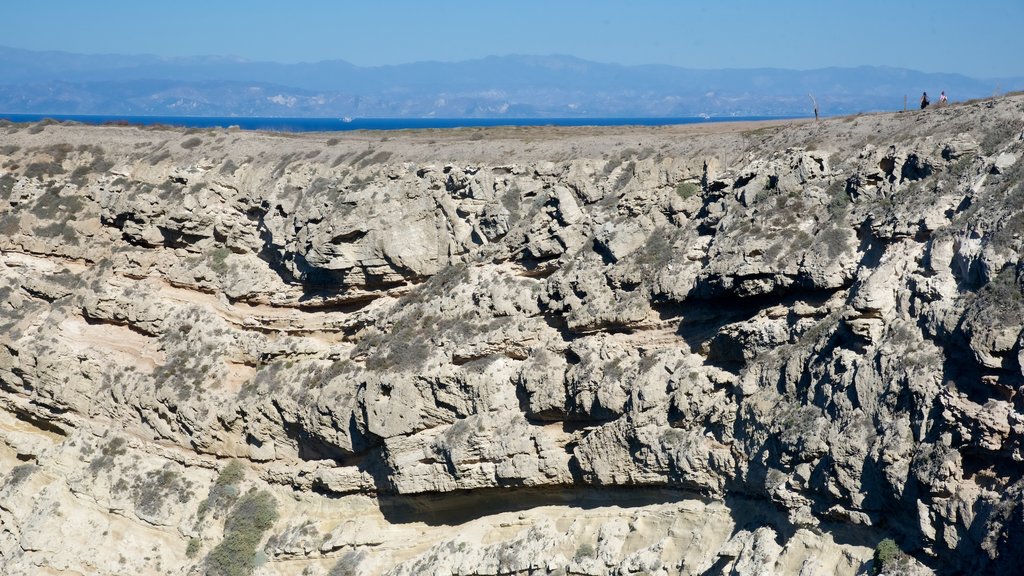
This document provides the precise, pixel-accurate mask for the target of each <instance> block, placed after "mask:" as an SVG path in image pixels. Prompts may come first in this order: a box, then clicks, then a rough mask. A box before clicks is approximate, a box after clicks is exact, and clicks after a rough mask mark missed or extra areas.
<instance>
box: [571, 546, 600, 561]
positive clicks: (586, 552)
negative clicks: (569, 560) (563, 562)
mask: <svg viewBox="0 0 1024 576" xmlns="http://www.w3.org/2000/svg"><path fill="white" fill-rule="evenodd" d="M596 557H597V552H596V551H595V550H594V545H593V544H591V543H590V542H583V543H582V544H580V546H579V548H577V549H576V556H575V559H576V561H577V562H579V561H580V560H583V559H586V558H596Z"/></svg>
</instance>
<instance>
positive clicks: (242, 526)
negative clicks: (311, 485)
mask: <svg viewBox="0 0 1024 576" xmlns="http://www.w3.org/2000/svg"><path fill="white" fill-rule="evenodd" d="M275 520H277V502H276V501H275V500H274V497H273V496H271V495H270V494H269V493H268V492H264V491H259V492H250V493H248V494H246V495H245V496H243V497H241V498H240V499H239V500H238V502H237V503H236V504H235V506H234V507H233V508H232V509H231V512H229V513H228V517H227V519H226V520H225V521H224V539H223V540H222V541H221V542H220V544H218V545H217V546H216V547H215V548H214V549H213V550H211V551H210V553H209V555H207V557H206V569H207V572H206V573H207V574H208V575H209V576H248V575H249V574H252V571H253V569H254V568H255V567H256V559H257V550H256V547H257V546H258V545H259V543H260V541H261V540H262V539H263V534H264V533H266V531H267V530H269V529H270V527H271V526H273V524H274V521H275Z"/></svg>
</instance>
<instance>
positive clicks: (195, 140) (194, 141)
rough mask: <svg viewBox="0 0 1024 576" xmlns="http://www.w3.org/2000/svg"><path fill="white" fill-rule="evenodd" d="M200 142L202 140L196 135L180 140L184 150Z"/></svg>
mask: <svg viewBox="0 0 1024 576" xmlns="http://www.w3.org/2000/svg"><path fill="white" fill-rule="evenodd" d="M202 143H203V141H202V140H201V139H200V138H199V137H198V136H193V137H191V138H189V139H188V140H185V141H184V142H182V143H181V147H182V148H184V149H186V150H191V149H193V148H195V147H196V146H199V145H200V144H202Z"/></svg>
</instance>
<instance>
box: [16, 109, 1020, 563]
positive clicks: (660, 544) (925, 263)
mask: <svg viewBox="0 0 1024 576" xmlns="http://www.w3.org/2000/svg"><path fill="white" fill-rule="evenodd" d="M1022 155H1024V97H1021V96H1015V97H1006V98H1002V99H999V100H995V101H985V102H976V103H970V104H965V105H960V106H954V107H948V108H940V109H935V110H927V111H924V112H912V113H903V114H894V115H867V116H858V117H848V118H837V119H830V120H826V121H822V122H816V123H811V122H793V123H785V124H764V125H713V126H690V127H667V128H643V129H637V128H601V129H599V128H572V129H568V128H551V127H548V128H495V129H480V130H450V131H426V132H388V133H349V134H344V135H330V134H322V135H301V136H296V135H289V134H264V133H245V132H240V131H237V130H230V129H229V130H202V131H200V130H187V131H186V130H180V129H170V128H149V129H143V128H136V127H120V126H104V127H87V126H77V125H69V124H54V123H45V122H44V123H41V124H35V125H5V126H0V166H2V168H0V310H2V313H0V441H2V442H0V565H2V566H3V572H4V573H5V574H33V575H34V574H58V573H60V574H76V573H77V574H228V575H235V574H249V573H252V572H254V573H256V574H262V575H284V574H330V575H334V576H337V575H342V574H394V575H399V574H459V575H467V574H593V575H598V574H773V573H777V574H797V573H799V574H857V573H864V572H865V571H871V570H875V571H878V570H881V571H884V572H888V573H899V572H903V573H927V572H929V571H930V570H934V571H936V572H938V573H958V572H971V573H1009V572H1011V571H1013V569H1015V568H1016V567H1017V566H1019V565H1020V563H1021V562H1022V561H1024V539H1022V536H1021V534H1024V532H1022V531H1024V464H1022V459H1024V444H1022V440H1024V406H1022V397H1021V396H1018V395H1017V394H1018V392H1019V391H1020V389H1021V386H1022V385H1024V374H1022V368H1021V366H1022V364H1024V349H1022V348H1024V347H1022V339H1024V332H1022V329H1024V287H1022V282H1024V260H1022V245H1024V238H1022V234H1024V185H1022V180H1024V162H1022V161H1020V158H1021V156H1022ZM890 539H891V540H890ZM893 541H894V542H895V543H896V546H895V547H894V546H892V543H893ZM880 544H881V545H880Z"/></svg>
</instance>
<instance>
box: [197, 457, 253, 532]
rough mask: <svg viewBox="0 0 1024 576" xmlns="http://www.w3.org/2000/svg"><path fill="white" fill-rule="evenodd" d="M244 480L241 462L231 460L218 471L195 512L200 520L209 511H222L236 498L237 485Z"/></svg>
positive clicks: (243, 468)
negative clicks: (207, 493)
mask: <svg viewBox="0 0 1024 576" xmlns="http://www.w3.org/2000/svg"><path fill="white" fill-rule="evenodd" d="M244 478H245V466H244V465H243V464H242V462H241V460H232V461H231V462H228V464H227V466H224V467H223V468H221V470H220V474H218V475H217V480H215V481H214V483H213V486H211V487H210V493H209V495H207V496H206V499H204V500H203V501H202V502H200V503H199V509H198V511H197V513H198V515H199V518H200V519H202V518H203V517H204V516H206V513H207V512H209V511H210V510H214V511H216V510H223V509H225V508H227V507H229V506H231V504H232V503H234V501H235V499H236V498H238V484H239V483H241V482H242V480H243V479H244Z"/></svg>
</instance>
